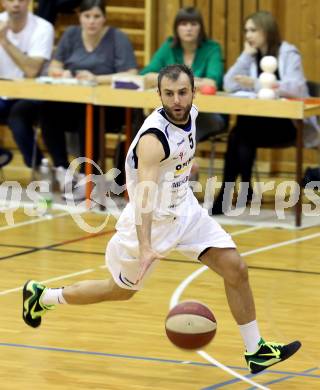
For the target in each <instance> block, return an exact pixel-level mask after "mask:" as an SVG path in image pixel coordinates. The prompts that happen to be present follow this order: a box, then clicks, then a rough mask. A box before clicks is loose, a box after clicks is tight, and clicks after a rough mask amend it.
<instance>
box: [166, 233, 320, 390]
mask: <svg viewBox="0 0 320 390" xmlns="http://www.w3.org/2000/svg"><path fill="white" fill-rule="evenodd" d="M317 237H320V232H319V233H314V234H309V235H307V236H303V237H299V238H295V239H292V240H286V241H282V242H279V243H276V244H271V245H266V246H264V247H261V248H256V249H253V250H250V251H247V252H244V253H242V254H241V256H242V257H246V256H250V255H253V254H256V253H261V252H266V251H269V250H272V249H276V248H280V247H283V246H287V245H291V244H296V243H299V242H303V241H306V240H310V239H313V238H317ZM208 269H209V267H207V266H203V267H201V268H200V269H198V270H196V271H195V272H193V273H192V274H190V275H189V276H188V277H187V278H186V279H184V280H183V281H182V283H180V285H179V286H178V287H177V288H176V290H175V291H174V293H173V294H172V296H171V299H170V303H169V308H170V309H172V308H173V307H174V306H176V305H177V304H178V302H179V299H180V297H181V295H182V294H183V292H184V290H185V289H186V288H187V287H188V285H189V284H190V283H191V282H192V281H193V280H194V279H196V278H197V277H198V276H199V275H201V274H202V273H203V272H204V271H207V270H208ZM197 353H198V354H199V355H200V356H202V358H204V359H206V360H207V361H210V362H211V363H212V364H213V365H219V367H220V368H221V369H223V370H225V371H228V372H229V373H230V370H226V368H228V367H227V366H224V365H223V364H221V363H220V362H218V361H217V360H216V359H214V358H212V357H211V356H210V355H208V354H207V353H206V352H204V351H201V350H200V351H197ZM232 375H234V376H236V377H238V378H240V377H241V379H242V380H243V381H246V382H249V381H250V382H251V380H250V379H248V378H246V377H244V376H242V375H240V374H238V373H237V372H233V373H232ZM253 386H256V387H258V388H264V387H263V386H261V385H259V384H258V383H253Z"/></svg>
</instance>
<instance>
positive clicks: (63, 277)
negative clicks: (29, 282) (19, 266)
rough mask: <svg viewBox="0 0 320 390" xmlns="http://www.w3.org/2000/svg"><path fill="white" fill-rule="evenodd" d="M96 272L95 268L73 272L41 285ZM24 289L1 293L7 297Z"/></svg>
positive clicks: (44, 281)
mask: <svg viewBox="0 0 320 390" xmlns="http://www.w3.org/2000/svg"><path fill="white" fill-rule="evenodd" d="M94 271H95V269H93V268H89V269H84V270H83V271H78V272H73V273H72V274H66V275H62V276H57V277H55V278H51V279H47V280H42V281H41V282H40V283H43V284H45V283H51V282H56V281H57V280H63V279H68V278H73V277H74V276H79V275H84V274H89V273H90V272H94ZM22 288H23V287H22V286H21V287H17V288H12V289H10V290H4V291H0V295H7V294H10V293H12V292H16V291H20V290H22Z"/></svg>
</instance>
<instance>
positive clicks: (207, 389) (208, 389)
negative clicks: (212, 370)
mask: <svg viewBox="0 0 320 390" xmlns="http://www.w3.org/2000/svg"><path fill="white" fill-rule="evenodd" d="M316 370H319V368H318V367H313V368H309V369H308V370H304V371H302V372H299V373H297V374H294V375H292V374H285V375H287V376H286V377H285V378H279V379H276V380H274V381H269V382H265V383H264V385H270V384H272V383H275V382H278V381H279V382H281V381H283V380H286V379H289V378H293V377H299V376H302V375H305V374H306V375H309V374H308V373H309V372H312V371H316ZM262 374H275V372H272V371H271V370H268V371H265V372H264V373H262V372H261V373H258V374H248V375H246V376H247V377H257V376H258V375H262ZM281 375H283V373H281ZM317 376H318V375H316V376H315V377H316V379H318V378H317ZM310 377H311V378H313V376H312V374H311V376H310ZM239 382H240V379H237V378H235V379H230V380H228V381H224V382H220V383H216V384H215V385H211V386H208V387H204V388H202V389H201V390H214V389H221V388H222V387H225V386H228V385H234V384H235V383H239ZM253 389H255V387H250V388H248V389H247V390H253Z"/></svg>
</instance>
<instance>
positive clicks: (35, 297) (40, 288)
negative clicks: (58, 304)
mask: <svg viewBox="0 0 320 390" xmlns="http://www.w3.org/2000/svg"><path fill="white" fill-rule="evenodd" d="M46 289H47V287H46V286H44V285H43V284H40V283H38V282H36V281H35V280H28V281H27V282H26V284H25V285H24V286H23V308H22V317H23V320H24V322H25V323H26V324H27V325H29V326H31V327H32V328H37V327H38V326H40V324H41V317H42V316H43V315H44V314H45V313H46V312H47V311H48V310H52V309H54V305H44V304H43V303H41V302H40V299H41V296H42V295H43V293H44V292H45V290H46Z"/></svg>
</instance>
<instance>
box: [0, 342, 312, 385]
mask: <svg viewBox="0 0 320 390" xmlns="http://www.w3.org/2000/svg"><path fill="white" fill-rule="evenodd" d="M0 347H12V348H22V349H32V350H36V351H50V352H65V353H71V354H81V355H89V356H102V357H111V358H120V359H130V360H142V361H151V362H159V363H168V364H170V363H176V364H180V365H181V364H183V365H191V366H200V367H212V364H210V363H203V362H195V361H188V362H186V361H184V360H178V359H163V358H155V357H149V356H138V355H125V354H117V353H107V352H96V351H86V350H82V349H72V348H58V347H49V346H43V345H40V346H39V345H29V344H18V343H0ZM230 367H231V366H230ZM231 368H234V369H239V370H243V371H244V370H246V371H247V369H246V368H243V367H231ZM268 372H269V373H270V374H271V373H272V374H280V375H291V376H297V377H307V378H315V379H320V375H315V374H308V373H306V374H304V373H298V374H297V373H293V372H290V371H279V370H270V371H268Z"/></svg>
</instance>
